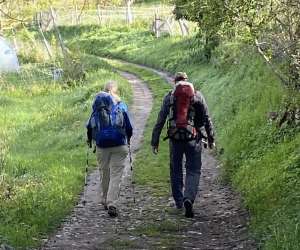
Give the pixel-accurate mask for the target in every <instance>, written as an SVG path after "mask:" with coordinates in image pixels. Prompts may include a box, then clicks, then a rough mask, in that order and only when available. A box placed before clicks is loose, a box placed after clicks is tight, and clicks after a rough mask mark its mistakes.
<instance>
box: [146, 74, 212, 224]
mask: <svg viewBox="0 0 300 250" xmlns="http://www.w3.org/2000/svg"><path fill="white" fill-rule="evenodd" d="M187 80H188V77H187V74H186V73H184V72H178V73H177V74H176V75H175V86H174V89H173V91H170V92H169V93H168V94H167V95H166V96H165V97H164V99H163V103H162V107H161V110H160V112H159V114H158V118H157V122H156V124H155V126H154V128H153V132H152V140H151V146H152V150H153V153H154V154H157V153H158V148H159V137H160V134H161V131H162V129H163V127H164V124H165V122H166V120H167V118H168V132H167V137H166V138H165V139H169V145H170V178H171V188H172V195H173V198H174V201H175V205H176V208H178V209H182V208H183V206H184V208H185V216H186V217H188V218H193V217H194V211H193V203H194V201H195V198H196V195H197V191H198V186H199V180H200V175H201V165H202V162H201V151H202V145H201V141H202V139H203V137H204V135H202V133H201V128H202V127H204V128H205V131H206V134H207V137H206V138H207V144H208V146H209V148H213V147H214V133H213V126H212V122H211V119H210V117H209V113H208V107H207V104H206V102H205V99H204V97H203V95H202V93H201V92H200V91H196V90H195V89H194V85H193V84H192V83H190V82H188V81H187ZM183 155H185V159H186V163H185V167H186V177H185V188H184V192H183V166H182V163H183Z"/></svg>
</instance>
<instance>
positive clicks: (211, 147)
mask: <svg viewBox="0 0 300 250" xmlns="http://www.w3.org/2000/svg"><path fill="white" fill-rule="evenodd" d="M208 147H209V149H214V148H215V147H216V144H215V143H214V142H208Z"/></svg>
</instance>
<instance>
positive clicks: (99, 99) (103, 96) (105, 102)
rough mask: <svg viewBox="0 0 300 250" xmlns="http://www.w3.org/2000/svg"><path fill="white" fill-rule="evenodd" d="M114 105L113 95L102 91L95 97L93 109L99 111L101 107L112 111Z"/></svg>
mask: <svg viewBox="0 0 300 250" xmlns="http://www.w3.org/2000/svg"><path fill="white" fill-rule="evenodd" d="M113 105H114V101H113V99H112V96H111V95H110V94H108V93H106V92H103V91H101V92H99V93H98V94H97V95H96V97H95V101H94V103H93V111H99V110H101V109H106V110H109V111H111V109H112V107H113Z"/></svg>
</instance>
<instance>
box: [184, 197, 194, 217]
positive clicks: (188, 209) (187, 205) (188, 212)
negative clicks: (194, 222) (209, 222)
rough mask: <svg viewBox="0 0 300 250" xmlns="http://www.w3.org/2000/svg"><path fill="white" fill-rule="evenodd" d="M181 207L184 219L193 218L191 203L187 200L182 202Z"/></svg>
mask: <svg viewBox="0 0 300 250" xmlns="http://www.w3.org/2000/svg"><path fill="white" fill-rule="evenodd" d="M183 205H184V208H185V217H187V218H194V211H193V203H192V202H191V201H190V200H188V199H187V200H185V201H184V203H183Z"/></svg>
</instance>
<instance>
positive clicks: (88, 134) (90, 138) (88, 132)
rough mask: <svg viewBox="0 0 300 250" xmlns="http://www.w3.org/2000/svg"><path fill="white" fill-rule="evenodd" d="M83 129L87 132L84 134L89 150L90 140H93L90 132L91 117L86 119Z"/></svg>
mask: <svg viewBox="0 0 300 250" xmlns="http://www.w3.org/2000/svg"><path fill="white" fill-rule="evenodd" d="M85 127H86V129H87V132H86V135H87V144H88V146H89V147H90V148H91V147H92V140H93V130H92V126H91V117H90V118H89V119H88V121H87V123H86V126H85Z"/></svg>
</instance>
